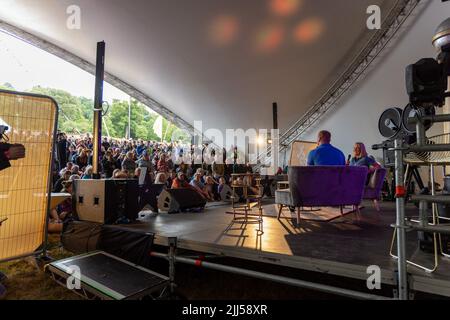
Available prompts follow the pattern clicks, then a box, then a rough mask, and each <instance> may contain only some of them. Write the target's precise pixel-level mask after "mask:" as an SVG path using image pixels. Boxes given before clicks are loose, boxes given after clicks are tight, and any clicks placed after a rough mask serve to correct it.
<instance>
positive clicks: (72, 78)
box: [0, 31, 129, 103]
mask: <svg viewBox="0 0 450 320" xmlns="http://www.w3.org/2000/svg"><path fill="white" fill-rule="evenodd" d="M6 82H8V83H10V84H12V86H13V87H14V88H15V89H16V90H18V91H26V90H29V89H31V88H32V87H34V86H37V85H40V86H41V87H50V88H55V89H61V90H65V91H67V92H69V93H70V94H72V95H74V96H83V97H86V98H91V99H94V91H95V77H94V76H93V75H91V74H89V73H87V72H86V71H84V70H81V69H80V68H78V67H76V66H74V65H72V64H70V63H68V62H66V61H64V60H62V59H60V58H58V57H56V56H54V55H52V54H50V53H47V52H45V51H43V50H41V49H39V48H36V47H34V46H32V45H30V44H28V43H25V42H23V41H22V40H19V39H17V38H14V37H12V36H10V35H8V34H6V33H3V32H1V31H0V84H4V83H6ZM103 90H104V91H103V100H105V101H108V102H109V103H111V102H112V100H113V99H119V100H128V99H129V96H128V95H127V94H126V93H124V92H123V91H121V90H119V89H117V88H115V87H113V86H111V85H110V84H108V83H106V82H105V84H104V89H103Z"/></svg>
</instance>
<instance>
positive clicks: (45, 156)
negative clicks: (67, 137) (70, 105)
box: [0, 90, 58, 262]
mask: <svg viewBox="0 0 450 320" xmlns="http://www.w3.org/2000/svg"><path fill="white" fill-rule="evenodd" d="M57 117H58V105H57V103H56V102H55V101H54V100H53V99H52V98H50V97H45V96H40V95H32V94H26V93H18V92H10V91H2V90H0V125H6V126H8V127H9V130H8V131H7V133H6V134H7V136H8V137H9V141H8V143H10V144H15V143H19V144H23V145H24V146H25V149H26V157H25V158H24V159H21V160H15V161H12V162H11V167H9V168H7V169H5V170H2V171H0V221H2V220H5V219H6V220H5V221H4V222H3V223H2V225H1V226H0V262H1V261H6V260H12V259H15V258H20V257H25V256H29V255H35V254H39V253H41V252H42V251H43V250H44V248H45V245H46V238H47V216H48V212H49V207H50V197H49V195H50V191H51V183H52V178H51V177H52V172H51V170H52V162H53V154H54V152H53V151H54V140H55V136H56V124H57Z"/></svg>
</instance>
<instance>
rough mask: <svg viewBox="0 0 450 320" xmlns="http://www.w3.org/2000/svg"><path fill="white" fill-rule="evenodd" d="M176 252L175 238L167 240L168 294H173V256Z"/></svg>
mask: <svg viewBox="0 0 450 320" xmlns="http://www.w3.org/2000/svg"><path fill="white" fill-rule="evenodd" d="M176 250H177V238H169V256H168V260H169V280H170V293H171V294H174V293H175V255H176Z"/></svg>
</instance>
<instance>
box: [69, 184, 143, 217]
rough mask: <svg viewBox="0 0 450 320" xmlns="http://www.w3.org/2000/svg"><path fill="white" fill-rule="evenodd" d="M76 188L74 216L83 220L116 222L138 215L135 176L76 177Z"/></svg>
mask: <svg viewBox="0 0 450 320" xmlns="http://www.w3.org/2000/svg"><path fill="white" fill-rule="evenodd" d="M73 191H74V196H73V202H74V209H75V210H74V211H75V216H76V217H78V219H79V220H81V221H89V222H97V223H102V224H114V223H117V222H120V221H124V220H129V221H134V220H136V219H137V217H138V213H139V189H138V181H137V180H135V179H108V180H75V181H74V190H73Z"/></svg>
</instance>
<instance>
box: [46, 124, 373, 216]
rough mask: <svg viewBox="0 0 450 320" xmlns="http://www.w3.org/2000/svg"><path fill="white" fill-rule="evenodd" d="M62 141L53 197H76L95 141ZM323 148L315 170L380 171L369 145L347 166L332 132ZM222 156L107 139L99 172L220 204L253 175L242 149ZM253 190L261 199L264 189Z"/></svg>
mask: <svg viewBox="0 0 450 320" xmlns="http://www.w3.org/2000/svg"><path fill="white" fill-rule="evenodd" d="M57 138H58V141H57V156H56V157H55V159H56V163H55V168H57V170H55V172H54V185H53V192H67V193H72V184H73V181H74V180H76V179H92V178H93V174H94V172H93V166H92V164H93V162H92V160H93V140H92V138H91V137H90V136H89V135H86V136H83V137H73V136H72V137H67V135H66V134H64V133H59V134H58V137H57ZM317 145H318V146H317V148H316V149H315V150H313V151H311V152H310V153H309V155H308V165H310V166H323V165H355V166H367V167H368V168H369V174H371V173H372V172H373V171H375V170H376V169H377V168H379V167H380V165H379V164H378V163H377V162H376V161H375V160H374V158H373V157H370V156H369V155H368V154H367V151H366V148H365V146H364V144H363V143H360V142H358V143H356V144H355V146H354V150H353V156H351V157H349V159H348V160H347V161H346V159H345V156H344V154H343V153H342V151H340V150H339V149H337V148H335V147H334V146H332V145H331V133H330V132H328V131H321V132H320V133H319V135H318V140H317ZM195 148H197V149H195ZM186 150H187V151H188V152H186ZM212 150H214V149H212ZM186 153H189V155H187V154H186ZM218 156H219V155H217V154H214V151H211V149H208V146H207V145H204V146H202V147H201V148H200V147H194V146H189V148H186V145H182V144H179V143H165V142H155V141H143V140H116V139H109V138H106V137H105V138H103V140H102V144H101V155H100V158H101V162H100V165H99V166H100V168H99V169H100V170H99V173H100V176H101V178H104V179H130V178H134V179H138V180H139V183H140V185H151V184H163V185H165V188H169V189H181V188H189V189H193V190H195V191H196V192H198V193H199V194H200V195H201V196H202V197H203V198H204V199H205V200H207V201H220V200H222V199H221V191H222V190H223V188H224V186H225V185H227V184H230V183H231V174H232V173H252V172H253V169H252V166H251V165H248V164H247V165H242V164H241V165H239V164H238V161H237V160H238V159H237V158H238V154H237V152H236V150H231V152H228V153H227V152H226V151H225V150H223V152H222V154H221V155H220V159H219V158H218ZM174 160H175V161H174ZM281 173H286V169H285V171H284V172H283V170H281V169H279V170H278V172H277V174H281ZM234 183H238V184H239V183H242V184H248V187H249V188H252V189H256V188H257V186H256V185H255V184H254V181H240V180H239V179H237V180H236V181H234ZM252 191H253V193H255V194H256V193H260V192H261V191H263V190H252ZM263 193H264V191H263ZM71 211H72V208H71V200H70V199H68V200H67V201H65V202H63V203H62V204H60V205H59V206H58V207H57V208H56V209H55V210H53V212H52V219H53V221H55V222H57V223H60V222H62V221H64V220H65V219H66V218H67V217H69V216H70V213H71Z"/></svg>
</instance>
